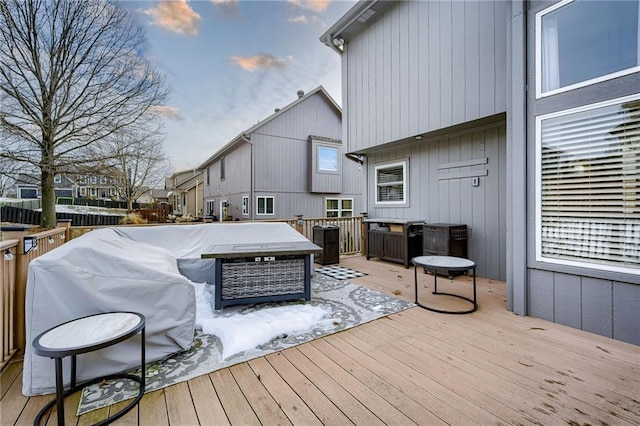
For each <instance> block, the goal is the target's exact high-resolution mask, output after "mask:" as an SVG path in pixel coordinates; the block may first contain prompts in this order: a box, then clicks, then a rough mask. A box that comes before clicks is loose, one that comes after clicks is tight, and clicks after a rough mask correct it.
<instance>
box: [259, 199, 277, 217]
mask: <svg viewBox="0 0 640 426" xmlns="http://www.w3.org/2000/svg"><path fill="white" fill-rule="evenodd" d="M261 198H262V199H264V210H265V213H260V199H261ZM268 198H271V200H272V202H271V209H272V212H271V213H269V212H268V211H267V199H268ZM275 214H276V199H275V197H274V196H273V195H257V196H256V216H273V215H275Z"/></svg>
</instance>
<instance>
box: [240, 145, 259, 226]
mask: <svg viewBox="0 0 640 426" xmlns="http://www.w3.org/2000/svg"><path fill="white" fill-rule="evenodd" d="M241 138H242V140H243V141H245V142H246V143H248V144H249V147H250V152H249V159H250V165H249V206H248V207H249V211H250V212H251V213H249V219H250V220H251V221H254V220H255V207H256V206H254V196H253V192H254V189H255V188H254V182H253V173H254V170H253V167H254V164H255V162H254V158H253V154H254V153H253V143H251V135H249V136H248V137H247V135H245V134H244V133H243V134H242V136H241Z"/></svg>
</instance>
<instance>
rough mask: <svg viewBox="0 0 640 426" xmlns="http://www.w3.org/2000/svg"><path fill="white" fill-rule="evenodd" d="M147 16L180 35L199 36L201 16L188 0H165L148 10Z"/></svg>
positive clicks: (146, 11)
mask: <svg viewBox="0 0 640 426" xmlns="http://www.w3.org/2000/svg"><path fill="white" fill-rule="evenodd" d="M144 13H145V14H147V15H149V16H151V17H152V18H153V20H154V23H155V24H157V25H159V26H161V27H162V28H165V29H167V30H169V31H173V32H175V33H178V34H185V35H190V36H196V35H198V25H199V24H200V15H198V14H197V13H196V12H195V11H194V10H193V9H191V6H189V5H188V4H187V1H186V0H164V1H161V2H160V3H158V6H156V7H152V8H150V9H146V10H145V11H144Z"/></svg>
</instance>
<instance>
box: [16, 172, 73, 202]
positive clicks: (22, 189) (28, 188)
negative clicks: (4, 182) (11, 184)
mask: <svg viewBox="0 0 640 426" xmlns="http://www.w3.org/2000/svg"><path fill="white" fill-rule="evenodd" d="M53 184H54V188H55V189H54V191H55V194H56V197H73V196H74V193H75V192H74V190H75V188H76V185H75V182H74V181H73V179H71V178H69V177H68V176H65V175H61V174H57V175H55V176H54V178H53ZM16 194H17V196H18V198H40V197H42V188H41V187H40V178H39V177H36V176H32V175H27V174H23V173H21V174H19V175H18V177H17V178H16Z"/></svg>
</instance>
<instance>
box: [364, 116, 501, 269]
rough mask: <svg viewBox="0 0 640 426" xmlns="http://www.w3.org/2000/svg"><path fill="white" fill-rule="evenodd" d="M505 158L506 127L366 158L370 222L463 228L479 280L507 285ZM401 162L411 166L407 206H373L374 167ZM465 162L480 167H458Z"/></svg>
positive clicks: (446, 138) (484, 130) (443, 139)
mask: <svg viewBox="0 0 640 426" xmlns="http://www.w3.org/2000/svg"><path fill="white" fill-rule="evenodd" d="M505 152H506V127H505V125H504V123H503V122H501V123H496V124H493V125H488V126H485V127H483V128H481V129H476V130H474V131H467V132H464V133H460V134H455V133H454V134H453V135H452V136H450V137H444V138H440V139H437V140H433V141H426V142H423V143H419V144H418V143H414V144H412V145H405V147H404V148H402V149H395V150H393V151H389V152H385V153H380V154H374V155H370V156H368V158H367V161H368V176H369V182H368V188H369V192H368V200H369V205H368V210H367V211H368V213H369V216H370V217H372V218H402V219H422V220H424V221H426V222H427V223H460V224H466V225H467V226H468V228H469V229H470V238H469V240H468V248H469V258H470V259H473V260H474V261H475V262H476V263H477V264H478V274H479V275H481V276H484V277H488V278H494V279H500V280H505V279H506V226H505V221H506V156H505ZM404 159H407V160H408V162H409V165H408V170H409V171H408V174H409V178H408V186H409V188H408V203H407V205H406V206H399V207H389V206H379V205H376V204H375V166H376V165H379V164H384V163H389V162H393V161H398V160H404ZM485 159H486V164H484V163H483V161H484V160H485ZM474 160H475V161H474ZM467 161H470V162H472V163H473V162H479V163H481V164H478V165H470V166H458V165H459V164H460V162H467ZM473 177H478V178H479V180H480V185H479V186H477V187H474V186H472V179H473Z"/></svg>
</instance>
